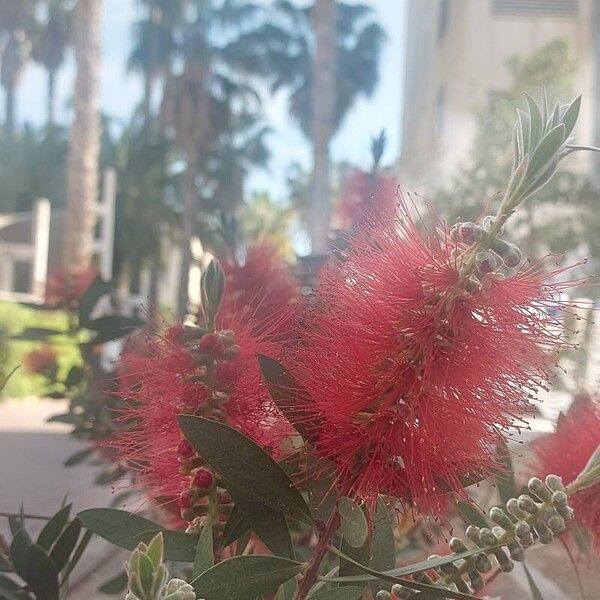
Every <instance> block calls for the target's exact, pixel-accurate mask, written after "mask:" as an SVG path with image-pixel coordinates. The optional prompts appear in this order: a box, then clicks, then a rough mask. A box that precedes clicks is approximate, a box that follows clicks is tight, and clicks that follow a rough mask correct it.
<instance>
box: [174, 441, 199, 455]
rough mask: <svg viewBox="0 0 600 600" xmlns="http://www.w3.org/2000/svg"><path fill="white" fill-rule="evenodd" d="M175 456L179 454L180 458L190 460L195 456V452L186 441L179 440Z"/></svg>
mask: <svg viewBox="0 0 600 600" xmlns="http://www.w3.org/2000/svg"><path fill="white" fill-rule="evenodd" d="M177 454H179V456H180V457H181V458H192V456H194V454H196V451H195V450H194V447H193V446H192V445H191V444H190V443H189V442H188V441H187V440H181V441H180V442H179V445H178V446H177Z"/></svg>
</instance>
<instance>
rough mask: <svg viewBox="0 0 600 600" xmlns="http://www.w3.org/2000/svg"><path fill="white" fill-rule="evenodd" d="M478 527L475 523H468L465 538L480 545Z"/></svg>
mask: <svg viewBox="0 0 600 600" xmlns="http://www.w3.org/2000/svg"><path fill="white" fill-rule="evenodd" d="M479 533H480V529H479V527H476V526H475V525H469V526H468V527H467V529H466V531H465V535H466V536H467V539H469V540H471V541H472V542H473V543H474V544H476V545H477V546H481V540H480V539H479Z"/></svg>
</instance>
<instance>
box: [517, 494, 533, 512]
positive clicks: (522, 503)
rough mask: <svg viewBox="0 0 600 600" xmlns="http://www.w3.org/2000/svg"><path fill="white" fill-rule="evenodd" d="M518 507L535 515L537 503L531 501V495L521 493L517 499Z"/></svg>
mask: <svg viewBox="0 0 600 600" xmlns="http://www.w3.org/2000/svg"><path fill="white" fill-rule="evenodd" d="M518 505H519V508H520V509H521V510H522V511H524V512H526V513H529V514H530V515H536V514H537V512H538V507H537V504H536V503H535V502H534V501H533V498H531V496H527V495H526V494H521V495H520V496H519V499H518Z"/></svg>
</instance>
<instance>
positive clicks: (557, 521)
mask: <svg viewBox="0 0 600 600" xmlns="http://www.w3.org/2000/svg"><path fill="white" fill-rule="evenodd" d="M548 528H549V529H550V531H552V533H553V534H554V535H559V534H561V533H562V532H563V531H564V530H565V520H564V519H563V518H562V517H561V516H559V515H553V516H552V517H550V518H549V519H548Z"/></svg>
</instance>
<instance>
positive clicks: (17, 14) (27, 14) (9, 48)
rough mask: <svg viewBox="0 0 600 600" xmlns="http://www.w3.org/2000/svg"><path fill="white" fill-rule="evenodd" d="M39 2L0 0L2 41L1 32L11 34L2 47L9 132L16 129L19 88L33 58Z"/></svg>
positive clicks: (1, 78) (1, 75)
mask: <svg viewBox="0 0 600 600" xmlns="http://www.w3.org/2000/svg"><path fill="white" fill-rule="evenodd" d="M35 5H36V0H19V1H18V2H15V0H0V41H1V34H5V36H6V37H7V39H6V41H5V43H4V47H3V49H2V64H1V65H0V83H1V84H2V87H3V88H4V92H5V98H6V100H5V129H6V132H7V133H8V134H9V135H12V133H13V132H14V128H15V90H16V88H17V85H18V83H19V79H20V77H21V74H22V72H23V69H24V67H25V65H26V63H27V59H28V58H29V52H30V41H29V33H30V32H31V28H32V24H33V16H34V12H35Z"/></svg>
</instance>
